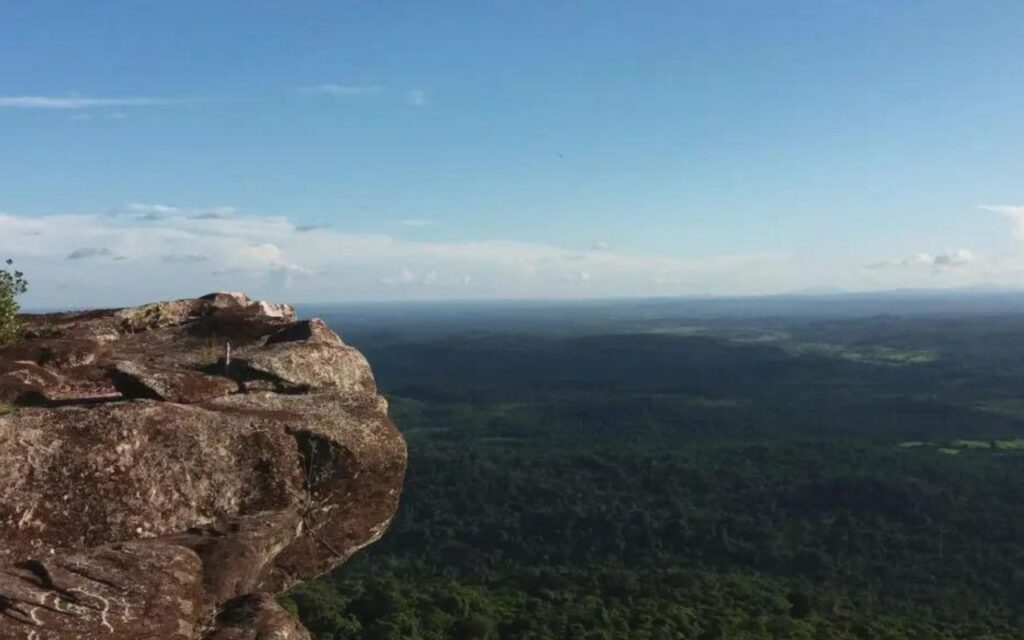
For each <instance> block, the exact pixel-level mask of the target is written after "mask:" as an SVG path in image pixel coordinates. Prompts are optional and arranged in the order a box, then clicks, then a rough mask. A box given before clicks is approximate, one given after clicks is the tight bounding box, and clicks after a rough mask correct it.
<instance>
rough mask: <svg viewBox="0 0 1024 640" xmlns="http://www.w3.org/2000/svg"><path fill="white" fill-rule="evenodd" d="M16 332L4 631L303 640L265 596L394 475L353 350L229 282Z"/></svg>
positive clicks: (17, 635)
mask: <svg viewBox="0 0 1024 640" xmlns="http://www.w3.org/2000/svg"><path fill="white" fill-rule="evenodd" d="M26 336H27V338H26V340H25V341H23V342H22V343H19V344H17V345H15V346H12V347H8V348H6V349H3V350H0V403H3V404H0V639H3V640H8V639H10V640H15V639H24V640H43V639H52V640H71V639H75V640H92V639H94V638H95V639H99V638H105V639H112V640H118V639H132V640H135V639H144V638H151V639H154V640H155V639H158V638H159V639H162V640H163V639H167V640H199V639H202V640H258V639H264V638H266V639H271V638H272V639H276V640H298V639H308V638H309V634H308V633H307V632H306V631H305V630H303V629H302V627H301V626H300V625H299V624H298V623H297V622H296V621H295V620H294V619H292V618H291V617H290V616H289V615H288V614H287V613H286V612H284V611H283V610H281V609H280V607H279V606H278V605H277V604H276V602H275V600H274V598H273V595H275V594H278V593H280V592H282V591H284V590H286V589H288V588H290V587H292V586H293V585H295V584H297V583H298V582H301V581H305V580H308V579H310V578H313V577H315V576H317V575H319V574H321V573H323V572H325V571H328V570H330V569H332V568H334V567H336V566H338V565H339V564H341V563H343V562H344V561H345V560H346V559H347V558H348V557H349V556H350V555H351V554H352V553H354V552H355V551H357V550H358V549H360V548H362V547H364V546H366V545H367V544H370V543H372V542H374V541H375V540H377V539H378V538H379V537H380V536H381V535H382V534H383V533H384V531H385V530H386V528H387V526H388V524H389V523H390V521H391V518H392V516H393V515H394V512H395V509H396V508H397V506H398V498H399V494H400V492H401V487H402V481H403V477H404V473H405V463H406V449H405V443H404V441H403V439H402V437H401V435H400V434H399V433H398V431H397V430H396V429H395V427H394V425H393V424H392V423H391V422H390V420H389V419H388V417H387V404H386V402H385V401H384V399H383V398H382V397H381V396H380V395H378V394H377V391H376V386H375V384H374V380H373V375H372V372H371V370H370V367H369V365H368V364H367V362H366V359H365V358H363V356H362V354H360V353H359V352H358V351H356V350H355V349H352V348H351V347H349V346H347V345H345V344H344V343H343V342H342V340H341V338H339V337H338V335H337V334H336V333H334V332H333V331H331V329H330V328H328V327H327V325H326V324H324V323H323V322H322V321H320V320H309V321H298V320H297V319H296V317H295V313H294V310H293V309H292V308H291V307H289V306H287V305H280V304H270V303H266V302H262V301H257V300H251V299H250V298H248V297H247V296H245V295H243V294H240V293H215V294H210V295H207V296H203V297H201V298H195V299H186V300H174V301H170V302H159V303H154V304H148V305H144V306H141V307H132V308H127V309H116V310H104V311H88V312H81V313H63V314H49V315H45V316H28V317H26ZM229 345H230V346H229ZM4 407H6V408H4Z"/></svg>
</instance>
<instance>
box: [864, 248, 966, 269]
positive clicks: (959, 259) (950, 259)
mask: <svg viewBox="0 0 1024 640" xmlns="http://www.w3.org/2000/svg"><path fill="white" fill-rule="evenodd" d="M972 262H974V254H973V253H972V252H971V251H970V250H969V249H957V250H955V251H942V252H940V253H935V254H932V253H918V254H915V255H913V256H910V257H908V258H900V259H898V260H882V261H880V262H874V263H872V264H869V265H868V267H869V268H872V269H906V268H910V269H920V268H927V269H946V268H952V267H963V266H966V265H969V264H971V263H972Z"/></svg>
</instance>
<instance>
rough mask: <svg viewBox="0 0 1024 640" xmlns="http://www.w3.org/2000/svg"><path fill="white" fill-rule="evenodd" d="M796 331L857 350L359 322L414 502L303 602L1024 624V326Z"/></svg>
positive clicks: (348, 622) (375, 621) (556, 613)
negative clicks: (405, 446) (455, 332)
mask: <svg viewBox="0 0 1024 640" xmlns="http://www.w3.org/2000/svg"><path fill="white" fill-rule="evenodd" d="M758 326H760V325H758ZM755 328H757V327H755ZM762 328H763V327H762ZM777 329H778V327H773V330H777ZM786 331H787V332H788V334H789V335H790V336H791V338H790V339H791V340H794V341H797V340H802V339H804V338H805V337H807V336H810V337H812V338H813V340H814V342H815V343H820V342H822V341H825V340H826V339H827V340H828V341H830V342H831V343H833V344H841V345H843V349H845V350H846V351H842V350H840V351H822V350H817V351H815V352H814V353H811V354H808V353H805V352H799V351H797V350H794V349H791V348H789V347H788V346H787V345H785V344H779V345H775V346H770V347H769V346H764V345H746V344H744V343H742V342H739V341H736V340H731V339H728V338H723V337H714V336H711V337H704V338H694V337H691V336H685V337H680V336H655V337H650V336H647V337H643V336H641V337H637V336H635V335H633V336H613V335H606V336H604V337H601V338H593V337H589V338H584V337H577V336H567V337H553V336H550V335H544V336H533V337H524V336H519V337H511V336H508V335H498V336H482V337H477V338H470V337H464V339H463V340H461V341H459V340H447V339H437V338H424V339H422V340H419V341H416V342H413V343H412V344H401V343H400V342H399V341H398V338H397V337H396V338H388V337H387V336H380V335H378V336H376V337H375V338H374V340H367V341H366V344H363V345H360V344H359V339H358V336H356V338H355V340H354V341H355V342H356V344H357V345H358V346H361V347H363V348H364V349H365V350H366V352H367V354H368V356H369V358H370V360H371V362H373V363H374V366H375V369H376V370H377V371H378V375H379V378H380V381H381V384H382V387H383V388H384V389H385V391H388V392H389V393H390V399H391V401H392V404H391V407H392V414H393V416H394V418H395V421H396V423H397V424H399V425H400V426H401V428H402V429H403V431H404V432H405V433H406V435H407V438H408V440H409V444H410V467H409V473H408V479H407V483H406V490H405V494H404V496H403V502H402V507H401V509H400V512H399V515H398V517H397V518H396V520H395V522H394V524H393V525H392V527H391V530H390V531H389V533H388V534H387V535H386V536H385V537H384V539H383V540H382V541H381V542H379V543H378V544H376V545H374V546H373V547H371V548H369V549H367V550H365V551H363V552H361V553H360V554H358V555H357V556H356V557H355V558H354V559H353V560H352V561H351V563H350V564H348V565H346V566H345V567H343V568H342V569H341V570H339V571H337V572H335V573H334V574H333V575H331V576H328V577H326V578H324V579H323V580H321V581H318V582H316V583H313V584H309V585H305V586H303V587H302V588H300V589H299V590H297V591H296V592H294V593H292V594H291V595H290V596H289V600H288V602H289V605H290V606H294V607H295V609H296V610H297V611H298V612H299V614H300V616H301V617H302V619H303V620H304V621H305V622H306V624H307V626H308V627H309V628H310V629H311V630H312V631H313V632H314V636H315V637H316V638H317V639H318V640H325V639H331V640H336V639H341V638H351V639H365V638H408V639H413V640H416V639H419V640H435V639H436V640H441V639H445V640H447V639H449V638H481V639H483V638H494V639H498V638H501V639H512V638H516V639H519V638H522V639H536V640H541V639H545V640H546V639H554V638H558V639H566V640H568V639H573V640H575V639H577V638H583V639H590V638H592V639H609V640H610V639H616V640H618V639H629V640H633V639H641V640H644V639H647V640H654V639H658V640H660V639H663V638H664V639H666V640H667V639H677V638H694V639H739V640H748V639H763V640H768V639H776V638H797V639H800V638H807V639H818V638H822V639H824V638H829V639H832V638H836V639H839V640H852V639H859V640H876V639H886V638H891V639H893V640H896V639H901V640H902V639H905V638H914V639H923V640H931V639H935V640H952V639H954V638H957V639H958V638H972V639H979V640H981V639H1006V640H1008V639H1010V638H1024V570H1022V569H1020V567H1022V566H1024V517H1022V515H1021V512H1020V505H1021V504H1024V450H1020V449H1016V448H1014V447H1015V446H1016V445H1015V444H1014V443H1015V442H1016V440H1015V439H1016V438H1022V437H1024V411H1022V410H1021V407H1024V404H1019V403H1018V404H1015V402H1016V397H1017V396H1016V394H1017V393H1019V390H1020V389H1021V388H1024V387H1022V386H1021V385H1020V384H1019V383H1020V382H1021V381H1024V353H1022V351H1024V347H1022V346H1021V345H1024V322H1020V321H1014V320H1012V319H1007V318H1001V319H990V318H981V319H975V320H973V321H972V322H967V321H964V320H962V319H956V320H949V321H945V320H943V321H940V320H928V321H924V320H895V319H891V318H888V319H885V320H884V321H883V320H879V321H877V322H876V321H863V322H860V323H849V324H843V323H836V322H830V323H822V324H804V325H800V326H795V325H794V326H789V327H786ZM992 333H995V334H996V335H999V336H1000V338H1001V339H1000V340H994V339H992V338H991V334H992ZM348 337H349V339H353V337H352V336H351V334H350V335H349V336H348ZM809 339H810V338H808V340H809ZM851 345H853V346H851ZM879 345H880V346H884V347H885V348H886V349H896V350H899V349H902V350H905V351H906V352H910V351H912V350H918V351H924V350H929V351H933V352H935V353H936V354H937V357H935V358H932V359H920V358H919V359H916V360H913V361H911V362H909V363H908V364H903V363H902V362H901V363H899V364H892V363H891V362H890V360H891V359H892V358H890V356H891V355H892V353H895V352H894V351H884V352H879V351H876V350H873V347H874V346H879ZM853 348H856V349H858V351H856V352H855V353H854V356H853V357H848V355H847V354H849V353H850V351H849V350H850V349H853ZM1008 351H1010V352H1013V353H1015V354H1016V355H1017V356H1020V357H1019V359H1017V360H1014V359H1013V358H1011V357H1009V356H1008V355H1007V352H1008ZM822 353H826V354H828V353H832V354H833V355H832V356H827V355H821V354H822ZM877 353H883V354H884V355H885V356H886V358H888V360H887V359H880V360H871V359H870V358H868V357H865V356H864V355H863V354H868V355H869V356H872V355H873V354H877ZM474 354H475V356H476V360H478V361H474V358H473V357H472V356H473V355H474ZM417 372H419V373H417ZM752 372H756V375H755V374H754V373H752ZM993 407H994V408H995V409H993ZM957 439H964V440H971V441H973V442H975V444H974V445H973V448H971V446H968V445H966V444H962V443H961V444H958V443H956V442H955V440H957ZM907 440H918V441H923V442H924V444H921V445H917V446H901V445H904V444H906V443H905V441H907ZM993 440H998V441H999V442H996V443H994V444H990V443H991V442H992V441H993ZM1000 442H1002V443H1005V444H1004V445H1002V446H1000V444H999V443H1000ZM979 443H980V444H979ZM982 445H983V446H982ZM941 449H949V450H950V451H954V452H956V455H951V454H948V453H942V452H941V451H940V450H941Z"/></svg>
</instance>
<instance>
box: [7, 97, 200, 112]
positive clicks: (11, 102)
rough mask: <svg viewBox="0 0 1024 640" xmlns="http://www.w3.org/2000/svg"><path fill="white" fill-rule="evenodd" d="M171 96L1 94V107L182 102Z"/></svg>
mask: <svg viewBox="0 0 1024 640" xmlns="http://www.w3.org/2000/svg"><path fill="white" fill-rule="evenodd" d="M181 103H182V101H181V100H175V99H170V98H145V97H135V98H89V97H86V96H0V107H7V108H14V109H96V108H102V107H160V106H169V105H175V104H181Z"/></svg>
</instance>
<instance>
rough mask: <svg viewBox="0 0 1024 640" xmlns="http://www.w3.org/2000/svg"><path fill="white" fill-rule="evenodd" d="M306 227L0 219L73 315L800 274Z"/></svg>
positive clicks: (585, 289)
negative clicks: (217, 302)
mask: <svg viewBox="0 0 1024 640" xmlns="http://www.w3.org/2000/svg"><path fill="white" fill-rule="evenodd" d="M204 211H205V212H214V213H216V212H220V213H221V215H208V216H207V215H201V214H200V213H199V212H204ZM301 228H307V227H306V226H305V225H296V224H294V223H293V222H292V221H290V220H289V219H288V218H286V217H281V216H253V215H245V214H243V213H238V212H235V211H234V210H231V211H230V214H229V215H225V214H224V210H223V208H218V207H214V208H205V209H199V208H188V207H178V206H173V205H169V204H152V203H150V204H146V203H134V204H130V205H126V206H123V207H119V208H117V209H115V210H114V212H113V213H105V214H97V215H52V216H42V217H38V216H31V217H30V216H19V215H13V214H3V213H0V256H10V257H12V258H14V259H15V260H16V261H17V263H18V265H19V267H21V268H23V269H24V271H25V272H26V273H28V274H29V277H30V280H31V285H32V288H31V291H30V293H29V296H28V298H27V299H26V303H27V304H29V305H36V306H62V307H66V306H71V307H74V306H96V305H116V304H127V303H131V302H139V301H144V300H148V299H153V298H168V297H179V296H190V295H197V294H200V293H204V292H207V291H212V290H219V289H228V290H237V289H241V290H245V291H248V292H249V293H251V294H252V295H259V296H262V297H271V298H282V299H287V300H292V301H303V300H305V301H330V300H351V299H394V298H403V299H412V298H465V299H471V298H501V297H506V298H523V297H529V298H544V297H548V298H551V297H580V296H600V295H678V294H692V293H710V292H716V293H734V294H742V293H757V292H765V291H774V290H779V289H781V288H783V287H785V286H787V285H788V284H789V278H790V277H791V275H792V266H793V265H792V264H791V262H790V261H789V260H788V259H787V258H786V257H785V256H782V255H778V254H773V253H765V254H758V255H738V256H734V255H720V256H710V257H693V258H677V257H667V256H652V255H634V254H624V253H619V252H616V251H612V250H586V251H580V250H578V249H567V248H563V247H559V246H556V245H550V244H538V243H528V242H508V241H457V242H456V241H449V242H425V241H410V240H404V239H400V238H397V237H394V236H390V235H386V234H365V233H346V232H343V231H339V230H335V229H331V228H323V227H318V228H316V232H315V233H308V232H307V233H296V230H298V229H301ZM71 255H74V256H75V258H76V259H75V260H70V261H69V260H67V259H66V258H68V257H69V256H71ZM85 258H93V259H85ZM101 258H104V259H101Z"/></svg>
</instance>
